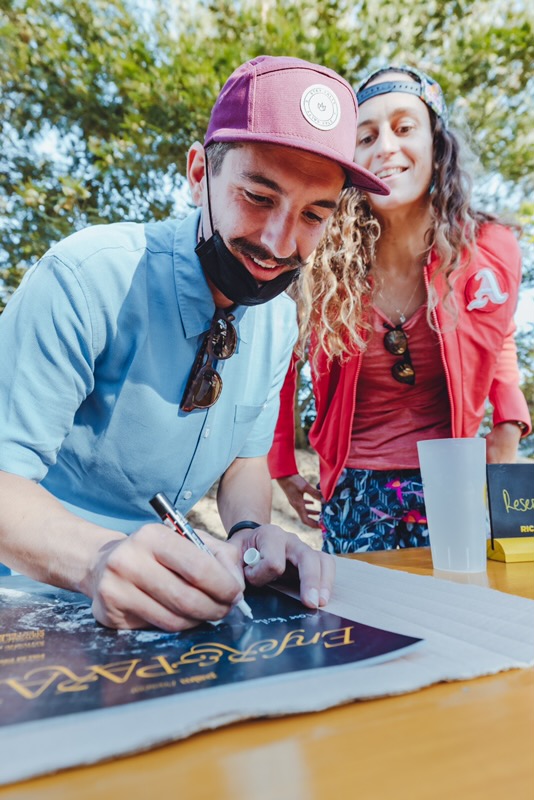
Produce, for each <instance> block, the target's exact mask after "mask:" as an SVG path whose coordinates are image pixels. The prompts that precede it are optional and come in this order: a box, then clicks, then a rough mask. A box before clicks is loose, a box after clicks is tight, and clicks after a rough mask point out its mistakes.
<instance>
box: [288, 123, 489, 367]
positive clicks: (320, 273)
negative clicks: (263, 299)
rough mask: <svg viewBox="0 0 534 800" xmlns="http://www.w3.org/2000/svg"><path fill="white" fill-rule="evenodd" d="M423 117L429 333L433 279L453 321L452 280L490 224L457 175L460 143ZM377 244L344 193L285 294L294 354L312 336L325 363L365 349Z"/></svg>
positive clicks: (359, 208)
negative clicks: (426, 125) (428, 149)
mask: <svg viewBox="0 0 534 800" xmlns="http://www.w3.org/2000/svg"><path fill="white" fill-rule="evenodd" d="M429 114H430V117H431V124H432V129H433V163H434V165H435V166H434V174H433V177H432V184H431V186H430V187H429V197H430V210H431V225H430V227H429V229H428V231H427V232H426V236H425V240H426V241H425V250H424V252H423V253H422V254H421V255H422V256H423V257H426V256H428V254H429V253H430V251H431V250H434V251H435V252H436V253H437V255H438V257H439V260H440V265H439V268H438V269H437V271H436V272H435V273H434V275H433V276H432V279H431V283H430V289H429V298H428V308H427V314H428V321H429V324H430V325H431V326H432V327H434V323H433V321H432V316H431V315H432V310H433V309H434V308H435V306H436V305H437V302H438V296H437V293H436V291H435V281H436V278H437V277H438V275H439V276H443V278H444V280H445V285H446V292H445V296H444V298H443V301H442V302H443V303H444V306H445V307H446V308H448V310H449V311H450V312H451V314H452V317H453V319H454V316H455V311H456V306H455V302H454V296H453V294H452V292H451V290H452V287H453V283H454V279H455V276H456V275H457V273H458V271H459V270H460V269H461V268H462V267H464V266H466V265H467V264H468V263H469V260H470V258H471V255H472V253H473V252H474V249H475V246H476V236H477V233H478V230H479V228H480V226H481V225H482V224H483V223H484V222H489V221H496V219H497V218H496V217H494V216H492V215H490V214H485V213H482V212H479V211H475V210H474V209H473V208H472V207H471V178H470V176H469V174H468V173H467V171H466V170H465V169H464V167H463V163H462V162H463V157H462V156H461V145H460V139H459V137H458V135H457V134H455V133H453V132H452V131H451V130H450V129H449V128H447V127H446V126H445V125H444V123H443V121H442V120H441V119H440V118H439V117H437V115H436V114H435V113H434V112H433V111H432V110H431V109H429ZM379 236H380V225H379V223H378V220H377V219H376V218H375V216H374V215H373V212H372V210H371V207H370V205H369V203H368V201H367V198H366V196H365V194H363V193H361V192H359V191H358V190H356V189H345V190H344V191H343V192H342V195H341V198H340V202H339V205H338V208H337V210H336V211H335V212H334V214H333V215H332V217H331V218H330V220H329V222H328V225H327V228H326V231H325V235H324V236H323V238H322V240H321V243H320V245H319V247H318V248H317V250H316V251H315V254H314V258H313V260H312V261H311V262H310V263H309V264H308V265H307V266H305V267H304V268H303V270H302V273H301V275H300V278H299V281H298V283H297V284H295V285H294V287H293V289H292V295H293V297H294V298H295V300H296V301H297V305H298V313H299V328H300V336H299V349H300V352H301V353H303V352H304V351H305V349H306V346H307V344H308V341H309V338H310V335H311V334H312V333H313V337H314V348H313V349H314V355H317V354H318V353H319V351H321V350H322V351H324V353H325V354H326V355H327V357H328V359H329V360H331V359H333V358H340V359H341V360H344V359H346V358H350V356H351V355H353V354H354V353H355V352H356V351H358V350H363V349H365V346H366V344H365V340H366V336H367V335H368V333H369V332H370V331H371V324H370V320H369V313H368V312H369V309H370V307H371V305H372V302H373V293H374V291H375V281H374V280H373V273H372V267H373V263H374V257H375V246H376V242H377V240H378V237H379Z"/></svg>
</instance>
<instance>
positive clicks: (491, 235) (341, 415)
mask: <svg viewBox="0 0 534 800" xmlns="http://www.w3.org/2000/svg"><path fill="white" fill-rule="evenodd" d="M357 97H358V103H359V122H358V139H357V147H356V161H357V162H358V164H359V165H361V166H363V167H366V168H367V169H368V170H370V171H371V172H372V173H374V174H375V175H376V176H377V177H379V178H381V179H382V180H383V181H384V182H385V183H387V184H388V186H389V187H390V190H391V193H390V195H389V196H387V197H379V196H371V195H368V196H365V197H363V198H362V197H361V195H358V193H355V192H353V191H347V192H345V193H344V197H343V200H342V202H341V205H340V208H339V210H338V212H337V213H336V215H335V216H334V218H333V219H332V220H331V223H330V226H329V229H328V231H327V234H326V236H325V239H324V241H323V243H322V245H321V247H320V249H319V250H318V251H317V254H316V258H315V262H314V264H313V265H312V266H311V267H310V268H308V269H306V271H305V272H304V274H303V276H302V280H301V283H300V291H299V296H298V304H299V315H300V327H301V346H304V343H306V342H307V341H309V351H310V363H311V369H312V379H313V385H314V394H315V400H316V409H317V417H316V420H315V422H314V424H313V426H312V429H311V431H310V443H311V444H312V446H313V447H314V448H315V450H316V451H317V453H318V454H319V460H320V489H321V491H320V492H318V491H317V490H316V489H314V487H312V486H311V485H310V484H309V483H307V482H306V481H305V480H304V479H303V478H302V477H301V476H300V475H299V474H298V469H297V466H296V462H295V458H294V448H293V441H294V433H293V430H292V421H293V411H292V408H293V397H294V389H295V375H296V372H295V368H294V367H295V365H294V364H293V368H292V370H290V373H289V374H288V377H287V379H286V383H285V386H284V389H283V391H282V395H281V411H280V417H279V421H278V427H277V431H276V435H275V441H274V443H273V448H272V450H271V453H270V467H271V474H272V475H273V477H275V478H278V480H279V483H280V484H281V486H282V488H283V489H284V491H285V493H286V495H287V496H288V498H289V500H290V502H291V504H292V505H293V507H294V508H295V509H296V510H297V512H298V513H299V516H300V517H301V519H302V520H303V521H304V522H306V523H307V524H308V525H310V526H317V522H316V521H315V520H314V518H313V516H312V515H311V505H310V501H309V498H308V497H307V496H311V497H314V498H317V499H321V501H322V512H321V517H320V520H321V527H322V530H323V549H324V550H326V551H327V552H331V553H347V552H356V551H358V550H379V549H392V548H395V547H410V546H422V545H426V544H428V530H427V525H426V515H425V507H424V498H423V490H422V483H421V475H420V471H419V464H418V458H417V446H416V443H417V441H418V440H421V439H430V438H446V437H451V436H452V437H466V436H476V434H477V431H478V429H479V426H480V422H481V420H482V418H483V415H484V409H485V401H486V398H488V397H489V399H490V402H491V403H492V405H493V409H494V411H493V429H492V430H491V432H490V433H489V434H488V435H487V437H486V441H487V457H488V461H489V462H493V463H496V462H509V461H514V460H515V458H516V454H517V446H518V443H519V439H520V437H521V436H522V435H527V433H529V432H530V429H531V428H530V418H529V413H528V408H527V405H526V401H525V399H524V397H523V395H522V393H521V391H520V389H519V372H518V367H517V355H516V349H515V344H514V339H513V333H514V322H513V315H514V311H515V307H516V303H517V296H518V289H519V284H520V280H521V262H520V253H519V247H518V244H517V241H516V238H515V236H514V233H513V232H512V230H510V228H509V227H506V226H505V225H503V224H501V223H499V222H498V221H497V220H496V219H495V218H494V217H491V216H490V215H488V214H484V213H481V212H479V211H475V210H474V209H473V208H472V206H471V203H470V181H469V178H468V175H467V173H466V172H465V170H464V168H463V167H462V164H461V156H460V144H459V141H458V138H457V137H456V136H455V134H454V133H453V132H452V131H451V130H450V129H449V127H448V123H447V108H446V105H445V101H444V98H443V94H442V91H441V89H440V87H439V85H438V84H437V83H436V82H435V81H434V80H432V78H430V77H429V76H428V75H425V74H424V73H422V72H420V71H419V70H417V69H412V68H411V67H410V68H409V67H387V68H385V69H382V70H378V71H376V72H374V73H372V74H371V75H370V76H369V77H368V78H367V79H366V80H365V81H364V82H363V83H362V84H361V86H360V88H359V90H358V93H357ZM310 334H311V335H310ZM451 522H452V523H453V522H454V509H451Z"/></svg>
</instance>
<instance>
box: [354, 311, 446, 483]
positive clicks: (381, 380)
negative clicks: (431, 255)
mask: <svg viewBox="0 0 534 800" xmlns="http://www.w3.org/2000/svg"><path fill="white" fill-rule="evenodd" d="M374 312H375V313H374V314H373V328H374V332H373V334H372V335H371V336H370V337H369V342H368V345H367V350H366V351H365V353H364V356H363V359H362V366H361V370H360V375H359V378H358V386H357V391H356V413H355V415H354V421H353V427H352V439H351V447H350V452H349V457H348V460H347V466H348V467H352V468H354V469H381V470H385V469H417V468H418V467H419V460H418V457H417V444H416V443H417V441H418V440H419V439H436V438H438V439H444V438H448V437H450V435H451V422H450V419H451V414H450V407H449V398H448V394H447V384H446V381H445V374H444V371H443V364H442V360H441V356H440V351H439V341H438V337H437V334H436V332H435V331H433V330H432V329H431V328H430V327H429V326H428V323H427V321H426V306H425V305H423V306H421V307H420V308H419V309H418V310H417V311H416V312H415V314H414V315H413V316H412V317H411V318H410V319H409V320H408V321H407V322H406V323H405V324H404V325H403V326H402V327H403V330H404V331H405V332H406V334H407V336H408V346H409V349H410V356H411V360H412V365H413V368H414V370H415V384H414V385H413V386H410V385H409V384H403V383H399V382H398V381H396V380H395V379H394V378H393V376H392V374H391V367H392V365H393V364H394V363H395V362H396V361H398V360H400V358H401V356H394V355H392V354H391V353H389V352H388V351H387V350H386V348H385V347H384V335H385V334H386V333H387V328H385V327H384V322H387V323H388V324H390V325H391V323H390V322H389V320H388V318H387V316H386V315H385V314H384V313H383V312H382V311H381V310H380V309H379V308H376V307H374Z"/></svg>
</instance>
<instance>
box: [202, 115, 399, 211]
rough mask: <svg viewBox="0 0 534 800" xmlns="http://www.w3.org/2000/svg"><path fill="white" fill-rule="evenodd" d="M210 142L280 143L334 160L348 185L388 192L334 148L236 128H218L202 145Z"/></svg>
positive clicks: (374, 176) (374, 192)
mask: <svg viewBox="0 0 534 800" xmlns="http://www.w3.org/2000/svg"><path fill="white" fill-rule="evenodd" d="M211 142H242V143H243V144H248V143H250V144H254V143H255V142H258V143H263V144H276V145H280V146H281V147H292V148H294V149H297V150H304V151H305V152H307V153H313V154H314V155H316V156H320V157H321V158H326V159H328V160H330V161H334V162H335V163H336V164H339V166H340V167H341V169H342V170H343V171H344V173H345V174H346V176H347V179H348V180H347V183H346V184H345V185H346V186H348V187H353V188H354V189H361V190H362V191H364V192H371V193H372V194H381V195H388V194H390V188H389V186H387V184H385V183H384V182H383V181H381V180H380V178H377V177H376V175H373V173H372V172H369V171H368V170H366V169H364V168H363V167H359V166H358V165H357V164H355V163H354V161H348V160H346V159H344V158H341V157H340V155H339V153H338V152H336V151H335V150H331V149H330V148H328V147H323V148H322V149H321V150H318V149H317V148H314V147H312V146H311V145H309V144H308V143H307V142H306V141H302V140H300V139H299V140H297V141H295V140H294V139H291V138H289V137H287V138H286V137H279V138H275V137H274V136H268V135H267V136H265V135H264V136H262V135H261V134H259V133H251V132H250V131H238V130H229V129H226V130H218V131H216V132H215V133H214V134H213V135H212V136H210V137H209V139H206V140H205V142H204V146H205V147H207V146H208V145H209V144H210V143H211Z"/></svg>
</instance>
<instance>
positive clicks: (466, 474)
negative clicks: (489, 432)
mask: <svg viewBox="0 0 534 800" xmlns="http://www.w3.org/2000/svg"><path fill="white" fill-rule="evenodd" d="M417 450H418V452H419V464H420V468H421V476H422V479H423V492H424V496H425V507H426V515H427V520H428V533H429V538H430V550H431V553H432V564H433V566H434V569H436V570H444V571H447V572H485V571H486V563H487V562H486V538H487V530H488V526H487V522H486V440H485V439H482V438H480V437H476V438H473V439H428V440H425V441H421V442H417Z"/></svg>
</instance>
